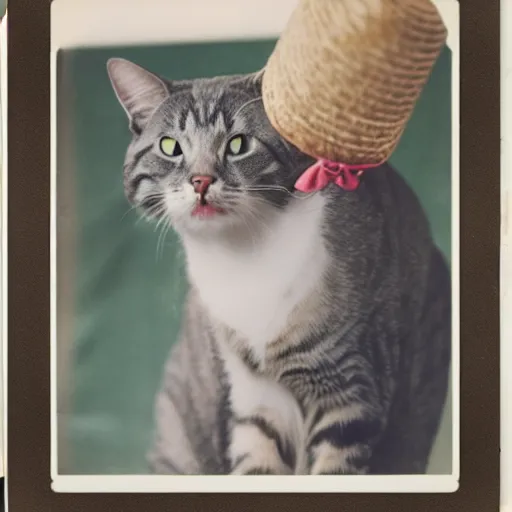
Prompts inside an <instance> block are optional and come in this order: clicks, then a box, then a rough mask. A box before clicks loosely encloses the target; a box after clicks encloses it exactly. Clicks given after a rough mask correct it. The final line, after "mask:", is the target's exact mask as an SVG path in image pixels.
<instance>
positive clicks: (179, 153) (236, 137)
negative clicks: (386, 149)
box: [108, 59, 311, 236]
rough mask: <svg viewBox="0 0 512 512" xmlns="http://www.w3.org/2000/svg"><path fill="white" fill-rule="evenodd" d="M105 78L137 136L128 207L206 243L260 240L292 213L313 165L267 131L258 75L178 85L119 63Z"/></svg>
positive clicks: (127, 173)
mask: <svg viewBox="0 0 512 512" xmlns="http://www.w3.org/2000/svg"><path fill="white" fill-rule="evenodd" d="M108 72H109V76H110V79H111V81H112V85H113V87H114V90H115V92H116V95H117V97H118V99H119V101H120V103H121V104H122V106H123V107H124V109H125V111H126V113H127V114H128V118H129V120H130V129H131V131H132V134H133V137H132V141H131V142H130V145H129V147H128V151H127V155H126V160H125V167H124V184H125V192H126V196H127V198H128V200H129V201H130V202H131V203H132V204H134V205H136V206H139V207H141V208H142V209H144V210H145V212H146V214H147V215H149V216H152V217H158V218H161V217H163V216H165V217H167V218H168V219H169V220H170V222H171V223H172V225H173V226H174V227H175V229H176V230H177V231H179V232H181V233H189V234H192V235H200V236H206V235H211V234H213V235H215V236H220V235H221V234H222V233H223V232H224V233H229V232H230V233H231V234H233V233H234V232H235V231H237V230H240V231H243V230H247V229H250V230H254V229H255V228H257V226H258V225H261V226H263V225H264V224H265V223H268V222H271V217H272V216H273V215H279V214H280V212H281V211H282V210H283V209H285V208H286V205H287V204H288V203H289V201H290V199H291V198H292V194H293V193H294V192H293V191H294V183H295V181H296V179H297V177H298V176H299V175H300V174H301V172H302V171H303V170H304V169H305V168H306V167H307V166H308V165H309V164H310V163H311V159H310V158H309V157H306V156H305V155H303V154H302V153H300V152H299V151H298V150H297V149H296V148H295V147H293V146H292V145H290V144H288V143H287V142H286V141H284V140H283V139H282V138H281V137H280V136H279V134H278V133H277V132H276V131H275V130H274V129H273V128H272V126H271V125H270V122H269V121H268V118H267V116H266V114H265V111H264V108H263V103H262V100H261V79H262V72H260V73H256V74H251V75H243V76H228V77H219V78H213V79H197V80H189V81H176V82H173V81H167V80H164V79H162V78H160V77H158V76H156V75H155V74H153V73H150V72H148V71H146V70H144V69H142V68H141V67H139V66H137V65H135V64H133V63H131V62H128V61H126V60H122V59H111V60H110V61H109V62H108Z"/></svg>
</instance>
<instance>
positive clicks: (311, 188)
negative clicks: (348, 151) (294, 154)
mask: <svg viewBox="0 0 512 512" xmlns="http://www.w3.org/2000/svg"><path fill="white" fill-rule="evenodd" d="M378 165H381V164H368V165H348V164H342V163H340V162H333V161H331V160H326V159H324V158H321V159H319V160H318V161H317V162H316V163H314V164H313V165H312V166H311V167H309V168H308V169H306V170H305V171H304V172H303V173H302V175H301V176H300V178H299V179H298V180H297V181H296V183H295V188H296V189H297V190H299V191H300V192H315V191H317V190H322V189H323V188H325V187H326V186H327V185H329V183H336V185H338V187H341V188H343V189H345V190H355V189H356V188H357V187H358V186H359V178H360V177H361V175H362V174H363V172H364V170H365V169H369V168H371V167H377V166H378Z"/></svg>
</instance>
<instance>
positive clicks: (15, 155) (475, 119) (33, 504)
mask: <svg viewBox="0 0 512 512" xmlns="http://www.w3.org/2000/svg"><path fill="white" fill-rule="evenodd" d="M68 1H72V0H68ZM106 1H107V0H106ZM109 1H119V2H120V6H122V0H109ZM8 29H9V48H8V51H9V74H8V88H9V106H8V119H9V132H8V134H9V140H8V156H9V169H8V173H9V180H8V194H9V204H8V223H9V233H8V245H9V260H8V294H9V299H8V300H9V318H8V336H9V340H8V366H9V371H8V411H9V412H8V416H9V417H8V436H9V441H8V458H9V465H8V494H9V510H10V511H12V512H25V511H43V510H44V511H46V510H51V511H52V512H53V511H57V512H58V511H63V512H64V511H66V512H67V511H70V510H73V511H76V512H80V511H91V510H95V511H96V512H100V511H101V510H119V511H123V512H130V511H132V510H133V511H136V510H137V511H139V510H144V511H148V512H150V511H151V510H158V511H161V510H164V509H170V508H171V507H177V510H180V511H181V510H208V511H209V512H215V511H216V510H219V511H221V510H222V511H223V510H229V509H235V510H237V511H238V510H240V509H243V510H244V511H245V510H247V511H250V510H264V509H272V508H274V507H276V506H277V507H278V508H279V509H281V510H293V511H294V512H296V511H300V510H305V511H308V512H309V511H311V510H316V509H320V510H339V509H342V508H345V509H346V510H351V511H352V510H356V511H358V510H364V511H365V512H371V511H372V510H376V511H383V512H387V511H391V510H392V511H395V510H396V511H400V510H404V511H407V512H409V511H418V512H419V511H423V510H425V511H428V512H432V511H434V510H442V511H459V510H465V511H468V512H470V511H478V512H487V511H497V510H498V508H499V504H498V500H499V265H498V262H499V214H500V210H499V172H500V162H499V158H500V157H499V155H500V138H499V129H500V124H499V108H500V103H499V75H500V72H499V34H500V31H499V1H498V0H487V1H486V2H482V1H481V0H463V1H462V2H461V40H460V46H461V246H460V252H461V306H462V308H461V374H462V376H461V484H460V490H459V491H458V492H456V493H454V494H444V495H443V494H431V495H420V494H402V495H400V494H389V495H376V494H354V495H349V494H342V495H341V494H337V495H335V494H331V495H319V494H307V495H306V494H301V495H288V496H284V495H275V494H274V495H272V494H266V495H264V494H260V495H249V496H246V495H241V494H238V495H237V494H229V495H227V494H226V495H219V494H212V495H206V494H202V495H175V494H174V495H173V494H167V495H149V494H137V495H129V494H121V495H114V494H108V495H92V494H54V493H52V491H51V489H50V369H49V364H50V252H49V237H50V217H49V209H50V105H49V103H50V69H49V65H50V59H49V53H50V2H49V1H48V0H9V27H8Z"/></svg>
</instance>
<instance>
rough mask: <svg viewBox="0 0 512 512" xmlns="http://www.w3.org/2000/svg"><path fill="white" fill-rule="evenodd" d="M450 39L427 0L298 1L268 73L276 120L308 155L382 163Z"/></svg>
mask: <svg viewBox="0 0 512 512" xmlns="http://www.w3.org/2000/svg"><path fill="white" fill-rule="evenodd" d="M446 37H447V30H446V27H445V26H444V24H443V21H442V19H441V17H440V15H439V12H438V10H437V8H436V7H435V6H434V5H433V4H432V2H431V1H430V0H300V1H299V3H298V5H297V8H296V10H295V11H294V13H293V14H292V16H291V19H290V21H289V23H288V25H287V27H286V29H285V30H284V32H283V34H282V35H281V37H280V39H279V41H278V43H277V45H276V47H275V49H274V52H273V53H272V55H271V56H270V59H269V61H268V63H267V66H266V68H265V74H264V76H263V102H264V106H265V109H266V112H267V115H268V116H269V119H270V122H271V123H272V124H273V126H274V127H275V129H276V130H277V131H279V132H280V133H281V135H282V136H283V137H284V138H286V139H288V140H289V141H290V142H292V143H293V144H294V145H295V146H297V147H298V148H299V149H300V150H302V151H303V152H304V153H307V154H309V155H311V156H314V157H317V158H325V159H328V160H333V161H338V162H343V163H346V164H350V165H357V164H368V165H372V164H378V163H381V162H382V161H384V160H387V159H388V158H389V156H390V155H391V153H392V151H393V150H394V148H395V147H396V145H397V143H398V141H399V139H400V136H401V135H402V132H403V130H404V128H405V125H406V123H407V121H408V119H409V117H410V115H411V113H412V110H413V108H414V105H415V103H416V100H417V99H418V96H419V95H420V93H421V90H422V89H423V86H424V85H425V82H426V81H427V79H428V76H429V74H430V72H431V69H432V67H433V65H434V63H435V61H436V59H437V57H438V56H439V53H440V52H441V50H442V48H443V46H444V44H445V42H446Z"/></svg>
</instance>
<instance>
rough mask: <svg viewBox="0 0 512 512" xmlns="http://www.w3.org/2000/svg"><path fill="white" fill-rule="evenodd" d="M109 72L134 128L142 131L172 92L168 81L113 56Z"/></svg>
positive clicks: (108, 63)
mask: <svg viewBox="0 0 512 512" xmlns="http://www.w3.org/2000/svg"><path fill="white" fill-rule="evenodd" d="M107 70H108V75H109V77H110V81H111V82H112V87H113V88H114V91H115V93H116V96H117V98H118V100H119V102H120V103H121V105H122V106H123V108H124V110H125V111H126V113H127V114H128V118H129V119H130V129H131V130H132V131H133V132H134V133H140V132H141V131H142V129H143V128H144V126H145V124H146V122H147V121H148V119H149V117H150V116H151V114H152V113H153V112H154V111H155V109H156V108H157V107H158V106H159V105H160V104H161V103H162V101H164V100H165V99H166V98H167V97H168V96H169V90H168V88H167V86H166V85H165V84H164V82H163V81H162V80H161V79H160V78H158V77H157V76H156V75H154V74H153V73H150V72H149V71H146V70H145V69H143V68H141V67H140V66H137V65H136V64H133V62H130V61H127V60H125V59H117V58H115V59H110V60H109V61H108V62H107Z"/></svg>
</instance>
